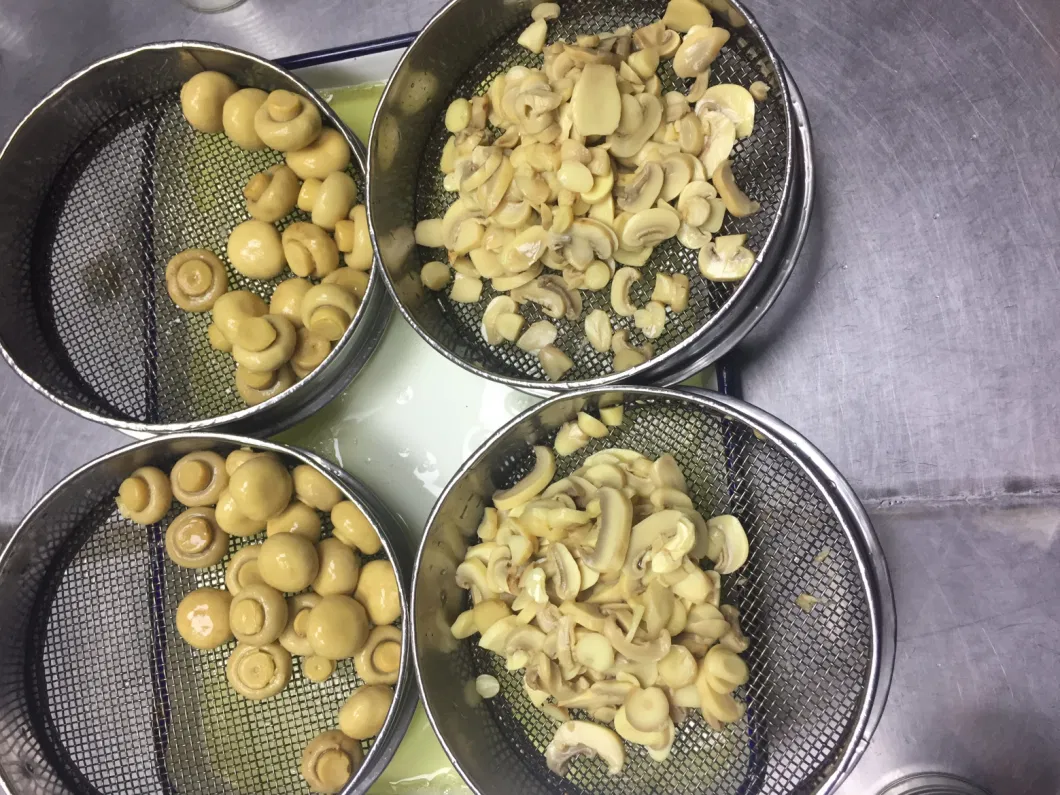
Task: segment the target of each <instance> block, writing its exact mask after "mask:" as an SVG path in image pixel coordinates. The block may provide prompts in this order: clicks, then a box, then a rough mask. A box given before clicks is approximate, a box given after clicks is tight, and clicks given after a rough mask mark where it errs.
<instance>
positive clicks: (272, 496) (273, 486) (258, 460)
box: [228, 455, 294, 521]
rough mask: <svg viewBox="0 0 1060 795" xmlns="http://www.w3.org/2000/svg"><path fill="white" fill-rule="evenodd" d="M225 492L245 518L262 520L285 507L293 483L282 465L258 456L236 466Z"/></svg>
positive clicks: (274, 514)
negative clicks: (228, 493)
mask: <svg viewBox="0 0 1060 795" xmlns="http://www.w3.org/2000/svg"><path fill="white" fill-rule="evenodd" d="M228 490H229V491H230V492H231V493H232V497H233V499H235V501H236V506H237V507H238V508H239V510H240V511H242V512H243V514H244V515H245V516H249V517H250V518H251V519H260V520H262V521H264V520H267V519H271V518H272V517H273V516H276V515H278V514H280V513H281V512H282V511H283V509H284V508H286V507H287V505H288V503H290V501H291V495H292V494H293V493H294V484H293V483H292V481H291V474H290V473H289V472H288V471H287V469H286V467H284V466H283V464H281V463H280V462H279V461H277V460H276V459H275V458H274V457H272V456H268V455H261V456H255V457H253V458H250V459H248V460H247V461H244V462H243V463H242V464H240V466H239V467H238V468H237V469H236V470H235V471H234V472H233V473H232V476H231V478H230V479H229V481H228Z"/></svg>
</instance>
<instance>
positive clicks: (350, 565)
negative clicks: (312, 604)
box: [312, 538, 361, 596]
mask: <svg viewBox="0 0 1060 795" xmlns="http://www.w3.org/2000/svg"><path fill="white" fill-rule="evenodd" d="M317 557H318V559H319V561H320V565H319V569H318V571H317V576H316V578H315V579H314V580H313V583H312V588H313V590H314V591H316V592H317V593H318V594H320V595H321V596H331V595H332V594H352V593H353V592H354V591H355V590H356V588H357V578H358V575H359V574H360V572H361V561H360V558H358V557H357V553H356V552H354V551H353V550H352V549H350V548H349V547H348V546H346V545H345V544H343V543H342V542H341V541H339V540H338V539H337V538H325V539H324V540H323V541H321V542H320V543H319V544H317Z"/></svg>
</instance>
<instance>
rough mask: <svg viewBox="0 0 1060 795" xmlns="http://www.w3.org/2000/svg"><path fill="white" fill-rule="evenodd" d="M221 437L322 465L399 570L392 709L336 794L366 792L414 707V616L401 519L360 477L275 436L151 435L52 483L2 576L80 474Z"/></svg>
mask: <svg viewBox="0 0 1060 795" xmlns="http://www.w3.org/2000/svg"><path fill="white" fill-rule="evenodd" d="M201 443H207V444H209V443H220V444H227V445H234V446H236V447H250V448H254V449H258V450H266V451H269V452H272V453H275V454H277V455H279V456H282V457H286V458H293V459H295V460H297V461H299V462H300V463H303V464H308V465H310V466H314V467H317V468H319V469H321V470H323V471H324V472H325V473H326V474H327V475H328V476H329V477H330V478H331V479H332V480H333V481H336V482H337V484H338V485H339V487H340V490H341V491H342V493H343V496H344V497H345V498H346V499H348V500H350V501H351V502H353V503H354V504H356V505H357V507H358V508H359V509H360V510H361V511H362V512H363V513H364V514H365V516H366V517H367V518H368V520H369V521H370V522H371V523H372V526H373V527H374V528H375V530H376V532H377V533H378V534H379V538H380V540H381V542H382V544H383V550H384V551H385V552H386V556H387V558H388V559H389V560H390V563H391V565H392V566H394V569H395V571H396V572H397V573H398V577H397V578H396V579H397V585H398V594H399V596H400V598H401V603H402V614H401V663H400V669H399V678H398V682H397V684H396V685H395V686H394V701H393V704H392V705H391V708H390V712H389V713H388V714H387V718H386V720H385V721H384V723H383V727H382V728H381V729H380V731H379V734H378V735H376V738H375V742H374V743H373V744H372V747H371V748H370V749H369V751H368V753H367V754H366V755H365V758H364V761H363V762H362V764H361V766H360V767H359V768H358V774H357V775H355V776H354V779H353V780H352V781H351V782H350V783H349V784H347V785H346V787H345V788H344V789H343V790H342V791H341V793H340V795H364V793H367V792H368V790H369V789H370V788H371V786H372V784H374V783H375V781H376V779H378V778H379V776H380V774H381V773H382V772H383V770H384V768H386V766H387V764H388V763H389V762H390V760H391V759H392V758H393V756H394V753H395V752H396V751H397V748H398V745H399V744H400V742H401V740H402V739H403V738H404V736H405V734H406V732H407V731H408V727H409V724H410V723H411V722H412V716H413V714H414V713H415V710H416V692H417V689H416V686H415V685H414V684H413V682H412V681H411V680H412V671H413V668H414V664H413V663H412V657H413V654H412V643H411V635H412V621H411V617H410V604H411V601H410V599H411V593H410V589H409V584H408V583H409V581H410V578H411V570H410V567H409V564H410V562H411V561H410V555H409V549H408V541H407V534H406V533H405V532H404V531H405V525H404V523H403V522H402V521H401V520H400V519H399V518H398V517H397V515H396V514H394V513H393V512H392V511H391V510H390V509H389V508H387V507H386V505H385V503H384V502H383V501H382V500H381V499H380V498H379V497H377V496H376V495H375V494H374V493H373V492H372V491H371V490H369V489H368V487H367V486H365V485H364V484H363V483H361V482H360V481H359V480H357V479H356V478H354V477H353V475H351V474H349V473H348V472H346V471H345V470H343V469H340V468H339V467H337V466H336V465H335V464H332V463H331V462H330V461H327V460H326V459H324V458H321V457H320V456H318V455H316V454H315V453H312V452H310V451H308V450H305V449H303V448H300V447H296V446H293V445H283V444H277V443H276V442H269V441H263V440H261V439H254V438H250V437H247V436H238V435H234V434H226V433H178V434H168V435H166V436H159V437H152V438H150V439H146V440H143V441H139V442H135V443H133V444H129V445H126V446H124V447H120V448H118V449H117V450H113V451H111V452H109V453H107V454H105V455H102V456H100V457H98V458H96V459H93V460H92V461H89V462H88V463H87V464H84V465H83V466H80V467H78V468H77V469H75V470H74V471H73V472H71V473H70V474H68V475H66V476H65V477H64V478H63V479H62V480H60V481H59V482H58V483H56V484H55V485H54V486H52V488H50V489H49V490H48V491H47V492H46V493H45V494H44V496H43V497H41V498H40V499H39V500H38V501H37V502H36V503H35V504H34V506H33V507H32V508H31V509H30V510H29V511H28V512H27V513H26V515H25V517H23V519H22V521H20V522H19V524H18V526H17V527H16V528H15V531H14V532H13V533H12V534H11V538H10V539H9V540H8V542H7V544H5V545H4V547H3V549H0V576H2V575H3V573H4V570H5V568H6V567H7V564H8V557H9V555H10V554H11V551H12V550H13V549H14V547H15V543H16V541H17V540H19V539H20V538H21V536H22V534H23V533H24V532H25V529H26V528H27V527H30V526H32V524H33V521H34V520H35V518H36V516H37V514H38V513H41V512H42V511H43V510H44V509H45V508H46V507H48V506H49V505H50V504H51V503H52V502H53V501H54V500H57V499H60V498H61V497H62V496H63V494H64V492H65V489H66V488H67V487H68V485H69V484H70V483H71V482H72V481H75V480H77V479H78V478H79V477H80V476H81V475H83V474H84V473H86V472H89V471H91V470H92V469H94V468H96V467H100V466H104V465H106V464H107V463H109V462H114V461H117V460H119V459H121V458H124V457H126V456H130V455H134V454H137V453H140V454H141V456H140V459H139V460H141V463H140V464H138V465H146V464H147V463H150V460H151V453H152V452H153V451H154V448H156V447H164V448H173V447H175V446H178V445H183V446H187V447H188V448H189V449H191V448H192V447H193V446H194V445H196V444H201ZM0 785H3V789H0V791H5V792H11V793H14V792H16V791H17V790H15V789H14V787H15V782H14V781H13V780H12V779H11V777H10V776H9V774H8V773H7V771H6V769H5V768H4V766H3V765H0Z"/></svg>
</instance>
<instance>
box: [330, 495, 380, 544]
mask: <svg viewBox="0 0 1060 795" xmlns="http://www.w3.org/2000/svg"><path fill="white" fill-rule="evenodd" d="M331 524H332V527H333V528H334V529H333V533H334V536H335V538H337V539H339V541H341V542H342V543H344V544H346V545H347V546H351V547H355V548H356V549H359V550H360V551H361V552H362V553H364V554H365V555H374V554H375V553H377V552H378V551H379V550H380V549H382V548H383V543H382V541H380V540H379V534H378V533H376V531H375V528H374V527H373V526H372V523H371V522H369V521H368V518H367V517H366V516H365V515H364V513H362V512H361V509H360V508H358V507H357V506H356V505H355V504H354V503H352V502H349V501H344V502H340V503H337V504H336V505H335V507H334V508H332V509H331Z"/></svg>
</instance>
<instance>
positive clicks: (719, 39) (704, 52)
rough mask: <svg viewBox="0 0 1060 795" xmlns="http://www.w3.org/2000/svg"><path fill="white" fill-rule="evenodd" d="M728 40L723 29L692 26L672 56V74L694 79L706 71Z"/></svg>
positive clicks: (727, 34) (727, 33) (726, 33)
mask: <svg viewBox="0 0 1060 795" xmlns="http://www.w3.org/2000/svg"><path fill="white" fill-rule="evenodd" d="M728 40H729V31H727V30H726V29H725V28H714V27H707V26H705V25H693V26H692V27H691V28H690V29H689V31H688V34H687V35H686V36H685V38H684V41H682V42H681V46H680V47H678V49H677V53H676V54H675V55H674V74H676V75H677V76H678V77H695V76H696V75H698V74H702V73H703V72H705V71H707V69H708V68H709V67H710V65H711V64H712V63H713V62H714V59H715V58H717V57H718V54H719V53H720V52H721V48H722V47H724V46H725V43H726V42H727V41H728Z"/></svg>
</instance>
